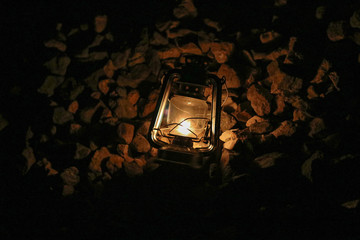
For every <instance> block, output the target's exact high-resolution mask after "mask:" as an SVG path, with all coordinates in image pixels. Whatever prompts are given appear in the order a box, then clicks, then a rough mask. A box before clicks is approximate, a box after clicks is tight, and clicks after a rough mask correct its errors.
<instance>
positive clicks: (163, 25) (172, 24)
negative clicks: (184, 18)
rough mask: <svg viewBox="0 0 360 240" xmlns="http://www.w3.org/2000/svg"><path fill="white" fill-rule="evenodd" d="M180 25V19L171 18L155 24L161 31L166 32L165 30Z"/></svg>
mask: <svg viewBox="0 0 360 240" xmlns="http://www.w3.org/2000/svg"><path fill="white" fill-rule="evenodd" d="M179 25H180V21H178V20H175V21H173V20H169V21H166V22H158V23H156V24H155V26H156V28H157V30H159V31H160V32H164V31H165V30H169V29H173V28H177V27H178V26H179Z"/></svg>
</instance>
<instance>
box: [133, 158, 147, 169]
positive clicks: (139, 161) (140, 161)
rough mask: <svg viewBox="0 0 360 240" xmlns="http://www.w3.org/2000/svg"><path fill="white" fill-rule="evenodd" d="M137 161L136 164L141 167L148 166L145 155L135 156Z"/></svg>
mask: <svg viewBox="0 0 360 240" xmlns="http://www.w3.org/2000/svg"><path fill="white" fill-rule="evenodd" d="M134 161H135V162H136V164H137V165H138V166H139V167H142V168H144V167H145V166H146V163H147V162H146V160H145V155H141V157H139V158H135V160H134Z"/></svg>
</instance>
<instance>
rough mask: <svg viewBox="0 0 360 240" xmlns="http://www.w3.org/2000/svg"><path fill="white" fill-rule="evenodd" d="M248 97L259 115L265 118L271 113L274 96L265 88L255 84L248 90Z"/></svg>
mask: <svg viewBox="0 0 360 240" xmlns="http://www.w3.org/2000/svg"><path fill="white" fill-rule="evenodd" d="M246 96H247V99H248V100H249V101H250V102H251V107H252V108H253V109H254V111H255V112H256V114H257V115H259V116H264V115H267V114H269V113H270V112H271V100H272V98H273V96H272V95H271V94H270V93H269V91H268V90H266V89H265V88H263V87H261V86H259V85H255V84H254V85H252V86H251V87H250V88H249V89H248V91H247V95H246Z"/></svg>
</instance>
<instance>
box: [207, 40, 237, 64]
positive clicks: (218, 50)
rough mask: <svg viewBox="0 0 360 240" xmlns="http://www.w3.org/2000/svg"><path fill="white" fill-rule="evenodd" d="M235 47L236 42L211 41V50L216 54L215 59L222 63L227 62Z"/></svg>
mask: <svg viewBox="0 0 360 240" xmlns="http://www.w3.org/2000/svg"><path fill="white" fill-rule="evenodd" d="M233 49H234V44H233V43H230V42H214V43H211V46H210V50H211V52H212V53H213V54H214V56H215V60H216V61H217V62H218V63H220V64H223V63H226V62H227V61H228V60H229V57H230V55H231V54H232V52H233Z"/></svg>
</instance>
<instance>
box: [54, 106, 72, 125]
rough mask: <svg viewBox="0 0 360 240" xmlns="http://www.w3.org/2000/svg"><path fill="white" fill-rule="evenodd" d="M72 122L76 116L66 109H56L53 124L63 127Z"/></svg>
mask: <svg viewBox="0 0 360 240" xmlns="http://www.w3.org/2000/svg"><path fill="white" fill-rule="evenodd" d="M72 120H74V115H73V114H72V113H71V112H69V111H66V110H65V108H63V107H57V108H55V109H54V114H53V122H54V123H55V124H59V125H63V124H65V123H67V122H69V121H72Z"/></svg>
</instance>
